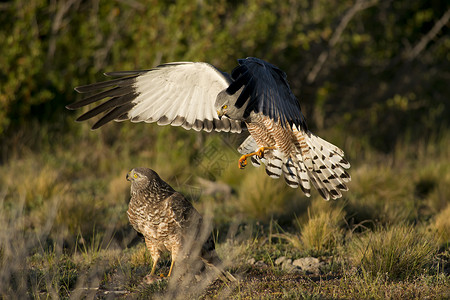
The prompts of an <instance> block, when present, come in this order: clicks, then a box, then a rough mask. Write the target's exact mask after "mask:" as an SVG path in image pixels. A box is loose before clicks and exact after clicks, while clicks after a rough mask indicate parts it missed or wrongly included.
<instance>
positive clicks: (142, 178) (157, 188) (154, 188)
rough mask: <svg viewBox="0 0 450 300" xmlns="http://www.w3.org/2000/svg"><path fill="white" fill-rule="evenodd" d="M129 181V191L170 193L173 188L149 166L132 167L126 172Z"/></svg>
mask: <svg viewBox="0 0 450 300" xmlns="http://www.w3.org/2000/svg"><path fill="white" fill-rule="evenodd" d="M126 178H127V180H128V181H131V192H132V193H133V192H136V191H143V190H146V191H148V192H149V193H154V194H158V195H163V194H164V195H167V194H172V193H173V192H174V190H173V189H172V187H171V186H170V185H168V184H167V183H166V182H165V181H164V180H162V179H161V178H160V177H159V175H158V174H157V173H156V172H155V171H153V170H152V169H149V168H134V169H132V170H131V171H130V172H128V174H127V177H126Z"/></svg>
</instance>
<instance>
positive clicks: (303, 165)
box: [238, 127, 351, 200]
mask: <svg viewBox="0 0 450 300" xmlns="http://www.w3.org/2000/svg"><path fill="white" fill-rule="evenodd" d="M293 130H294V133H295V136H296V137H297V139H298V143H297V144H296V146H297V147H296V149H295V151H293V152H292V153H287V154H286V153H283V152H281V150H279V149H274V150H269V151H267V152H266V153H265V157H263V158H259V157H257V156H252V157H251V161H252V163H253V165H254V166H256V167H259V166H261V163H262V164H264V165H265V168H266V173H267V174H268V175H269V176H270V177H272V178H279V177H280V176H281V175H282V174H283V177H284V180H285V181H286V183H287V185H289V186H290V187H292V188H298V187H300V188H301V190H302V191H303V192H304V193H305V195H306V196H307V197H310V195H311V183H312V185H313V186H314V187H315V188H316V189H317V191H318V192H319V194H320V195H321V196H322V197H323V198H324V199H326V200H329V199H337V198H340V197H342V191H347V190H348V187H347V185H346V183H347V182H349V181H350V180H351V177H350V175H349V174H348V173H347V171H346V170H345V169H348V168H350V163H349V162H348V161H347V160H346V159H345V158H344V151H342V150H341V149H339V148H338V147H336V146H335V145H333V144H331V143H329V142H327V141H325V140H324V139H322V138H320V137H318V136H316V135H314V134H312V133H311V132H308V133H305V132H302V131H300V130H297V129H296V128H295V127H294V128H293ZM258 148H259V147H258V145H257V143H256V141H255V140H254V138H253V137H252V136H249V137H248V138H247V139H246V140H245V141H244V142H243V143H242V144H241V146H240V147H239V148H238V151H239V152H240V153H241V154H248V153H251V152H254V151H256V150H257V149H258Z"/></svg>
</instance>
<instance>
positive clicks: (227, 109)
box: [214, 90, 245, 120]
mask: <svg viewBox="0 0 450 300" xmlns="http://www.w3.org/2000/svg"><path fill="white" fill-rule="evenodd" d="M239 94H240V92H237V93H235V94H233V95H230V94H228V93H227V91H226V90H223V91H221V92H220V93H219V94H218V95H217V98H216V103H215V104H214V106H215V108H216V111H217V115H218V116H219V119H221V118H222V117H223V116H225V117H228V118H229V119H232V120H243V119H244V112H245V109H244V108H237V107H236V106H235V103H236V101H237V98H238V97H239Z"/></svg>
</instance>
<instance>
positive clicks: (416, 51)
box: [405, 9, 450, 60]
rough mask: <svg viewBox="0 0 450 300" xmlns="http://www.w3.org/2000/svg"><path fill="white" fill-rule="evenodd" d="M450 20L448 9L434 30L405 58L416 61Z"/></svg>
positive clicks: (407, 53) (449, 10)
mask: <svg viewBox="0 0 450 300" xmlns="http://www.w3.org/2000/svg"><path fill="white" fill-rule="evenodd" d="M449 20H450V9H448V10H447V11H446V12H445V13H444V14H443V15H442V17H441V18H440V19H439V20H438V21H437V22H436V23H435V24H434V26H433V28H431V30H430V31H429V32H428V33H427V34H426V35H424V36H423V37H422V39H421V40H420V41H419V42H418V43H417V44H416V45H415V46H414V48H412V50H410V51H407V52H406V54H405V56H406V58H407V59H408V60H413V59H415V58H416V57H417V56H418V55H419V54H420V53H421V52H422V51H423V50H424V49H425V47H426V46H427V45H428V43H429V42H430V41H431V40H432V39H434V38H435V37H436V35H437V34H438V33H439V31H441V29H442V27H444V26H445V25H446V24H447V23H448V21H449Z"/></svg>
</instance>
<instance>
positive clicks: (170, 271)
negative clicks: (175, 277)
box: [167, 259, 175, 277]
mask: <svg viewBox="0 0 450 300" xmlns="http://www.w3.org/2000/svg"><path fill="white" fill-rule="evenodd" d="M174 263H175V260H174V259H172V263H171V264H170V269H169V274H167V277H170V275H171V274H172V269H173V265H174Z"/></svg>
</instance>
